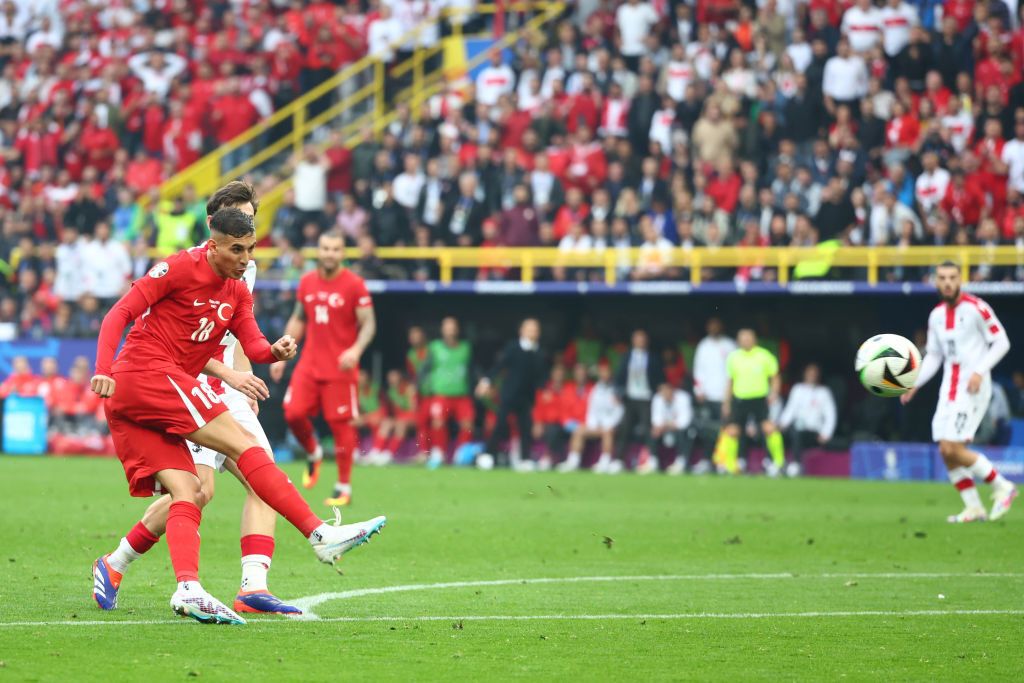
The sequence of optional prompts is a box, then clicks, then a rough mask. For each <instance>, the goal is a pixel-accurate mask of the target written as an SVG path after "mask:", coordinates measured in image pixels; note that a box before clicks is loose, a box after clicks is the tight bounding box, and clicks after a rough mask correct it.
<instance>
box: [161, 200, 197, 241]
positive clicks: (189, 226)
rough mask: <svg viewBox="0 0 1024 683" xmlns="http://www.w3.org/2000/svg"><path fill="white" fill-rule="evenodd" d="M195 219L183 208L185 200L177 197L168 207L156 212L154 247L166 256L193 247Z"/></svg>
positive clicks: (162, 207)
mask: <svg viewBox="0 0 1024 683" xmlns="http://www.w3.org/2000/svg"><path fill="white" fill-rule="evenodd" d="M195 227H196V217H195V215H194V214H192V213H190V212H189V211H188V210H187V209H186V208H185V200H184V199H183V198H182V197H180V196H178V197H175V198H174V201H173V202H171V205H170V206H169V207H167V206H161V207H160V208H158V209H157V211H156V247H157V249H160V250H162V251H165V252H167V253H168V254H171V253H174V252H176V251H181V250H182V249H188V248H189V247H191V246H194V245H195V241H194V238H193V234H192V233H193V231H194V230H195Z"/></svg>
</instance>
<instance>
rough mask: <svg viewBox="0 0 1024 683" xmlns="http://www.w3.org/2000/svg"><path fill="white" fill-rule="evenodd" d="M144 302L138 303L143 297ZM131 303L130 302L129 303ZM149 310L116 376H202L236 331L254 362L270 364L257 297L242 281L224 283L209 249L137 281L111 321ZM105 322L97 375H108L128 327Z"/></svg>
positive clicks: (185, 254) (115, 367) (183, 255)
mask: <svg viewBox="0 0 1024 683" xmlns="http://www.w3.org/2000/svg"><path fill="white" fill-rule="evenodd" d="M140 294H141V297H142V298H143V299H144V300H145V303H144V304H140V303H137V302H138V297H139V295H140ZM127 302H131V303H127ZM140 305H141V306H145V305H148V308H144V310H143V311H140V313H141V315H139V316H138V318H137V319H136V320H135V326H134V327H133V328H132V331H131V332H130V333H129V334H128V339H127V340H126V341H125V344H124V348H122V349H121V353H119V354H118V356H117V360H116V361H114V362H113V364H112V367H111V368H110V370H111V371H113V372H132V371H146V370H148V371H153V370H161V369H164V368H169V367H178V368H181V369H182V370H183V371H184V372H185V373H187V374H189V375H192V376H196V375H198V374H199V373H200V372H201V371H202V369H203V366H205V365H206V363H207V361H209V360H210V358H212V357H213V356H215V355H216V354H217V352H218V350H220V348H221V339H223V337H224V333H225V332H227V331H228V330H231V332H232V333H234V335H235V336H236V337H238V339H239V341H241V342H242V347H243V348H244V349H245V350H246V353H247V355H249V358H250V360H252V361H253V362H263V363H266V362H271V361H272V360H274V359H273V356H272V354H270V346H269V343H268V342H267V340H266V338H265V337H264V336H263V334H262V333H261V332H260V330H259V327H258V326H257V325H256V319H255V318H254V317H253V312H252V294H250V293H249V288H248V287H247V286H246V284H245V282H243V281H242V280H233V279H231V278H222V277H220V276H219V275H217V273H215V272H214V270H213V268H212V267H211V266H210V264H209V262H208V261H207V260H206V248H205V247H200V248H194V249H190V250H188V251H181V252H178V253H177V254H174V255H173V256H171V257H170V258H168V259H167V260H166V261H163V262H161V263H158V264H156V265H155V266H153V268H152V269H151V270H150V271H149V274H148V275H146V276H145V277H141V278H139V279H138V280H136V281H135V282H134V283H133V285H132V291H131V292H129V293H128V294H126V295H125V297H124V298H123V299H122V300H121V301H120V302H118V304H117V306H115V309H112V310H111V312H110V313H109V314H108V315H107V317H108V318H110V317H112V316H113V315H115V311H116V312H117V315H118V316H119V320H118V322H120V320H124V319H125V318H127V320H124V321H125V323H127V322H128V321H129V320H131V319H133V318H134V313H135V310H131V311H130V312H129V313H127V314H124V313H121V310H122V307H127V308H132V307H133V306H140ZM115 327H117V326H116V325H109V326H108V324H107V320H106V319H105V320H104V325H103V329H102V330H101V333H100V345H99V346H100V348H99V351H98V353H97V360H96V371H97V373H98V374H101V375H102V374H108V372H104V370H106V369H107V368H106V367H105V365H106V363H107V362H108V358H107V354H108V353H109V354H110V356H113V353H112V347H116V344H117V339H114V340H113V344H112V345H111V340H110V339H108V338H107V337H108V336H113V335H115V334H116V337H117V338H118V339H119V338H120V335H121V332H122V331H123V330H124V327H123V326H121V327H120V329H115Z"/></svg>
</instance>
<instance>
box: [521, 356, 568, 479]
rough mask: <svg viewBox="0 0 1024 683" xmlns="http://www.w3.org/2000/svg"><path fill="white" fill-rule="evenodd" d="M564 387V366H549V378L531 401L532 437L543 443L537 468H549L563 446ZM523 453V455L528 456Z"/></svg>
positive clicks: (544, 469)
mask: <svg viewBox="0 0 1024 683" xmlns="http://www.w3.org/2000/svg"><path fill="white" fill-rule="evenodd" d="M564 387H565V368H563V367H562V366H561V365H555V366H554V367H553V368H551V379H550V381H549V382H548V383H547V385H545V386H544V387H543V388H542V389H538V390H537V397H536V399H535V400H534V403H533V438H534V439H535V440H536V441H540V442H541V443H543V444H544V454H543V455H542V456H541V457H540V459H539V460H538V469H540V470H541V471H547V470H549V469H551V462H552V460H553V459H554V454H555V453H556V452H557V451H559V450H561V449H562V448H564V447H565V443H566V436H567V433H566V431H565V426H564V422H565V419H566V413H565V408H566V406H565V404H564V403H563V402H562V391H563V389H564ZM528 456H529V454H527V453H524V454H523V457H524V458H528Z"/></svg>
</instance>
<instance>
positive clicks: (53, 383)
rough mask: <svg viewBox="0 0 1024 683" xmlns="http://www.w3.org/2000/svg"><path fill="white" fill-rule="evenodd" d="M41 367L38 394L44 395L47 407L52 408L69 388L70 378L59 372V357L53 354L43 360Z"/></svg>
mask: <svg viewBox="0 0 1024 683" xmlns="http://www.w3.org/2000/svg"><path fill="white" fill-rule="evenodd" d="M40 369H41V370H42V376H41V377H40V378H39V384H38V385H37V386H36V395H37V396H41V397H42V399H43V401H44V402H45V403H46V407H47V408H52V407H53V406H54V404H56V403H57V401H58V400H59V399H60V397H61V396H62V395H63V394H64V392H65V391H66V390H67V385H68V380H67V379H65V378H64V377H61V376H60V374H58V372H57V359H56V358H53V357H51V356H47V357H46V358H44V359H43V360H42V362H41V363H40Z"/></svg>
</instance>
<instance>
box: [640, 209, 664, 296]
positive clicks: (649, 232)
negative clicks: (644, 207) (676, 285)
mask: <svg viewBox="0 0 1024 683" xmlns="http://www.w3.org/2000/svg"><path fill="white" fill-rule="evenodd" d="M640 234H641V235H642V236H643V238H644V241H643V243H642V244H641V245H640V252H639V254H638V255H637V259H636V270H634V271H633V279H634V280H663V279H665V278H667V277H669V276H670V275H671V268H670V266H671V265H672V243H671V242H669V241H668V240H667V239H665V238H664V237H662V236H661V235H659V234H658V229H657V228H655V227H654V222H653V221H652V220H651V217H650V216H648V215H644V216H643V217H642V218H641V219H640Z"/></svg>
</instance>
